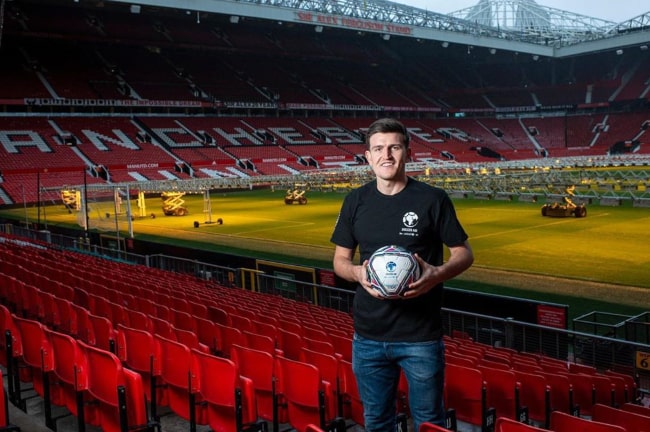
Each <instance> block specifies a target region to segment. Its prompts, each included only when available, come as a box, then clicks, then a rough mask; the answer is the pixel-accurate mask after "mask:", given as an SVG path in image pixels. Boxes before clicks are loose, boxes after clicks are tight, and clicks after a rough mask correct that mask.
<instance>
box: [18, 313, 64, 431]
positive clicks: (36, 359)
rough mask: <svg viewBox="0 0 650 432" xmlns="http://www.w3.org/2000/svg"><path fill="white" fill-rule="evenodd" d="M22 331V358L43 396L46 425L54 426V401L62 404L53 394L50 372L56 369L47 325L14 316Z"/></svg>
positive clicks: (37, 391) (36, 389)
mask: <svg viewBox="0 0 650 432" xmlns="http://www.w3.org/2000/svg"><path fill="white" fill-rule="evenodd" d="M14 323H16V326H17V327H18V330H19V331H20V336H21V339H22V342H23V352H22V356H21V357H20V359H21V360H22V362H23V363H24V364H25V365H26V366H27V367H28V368H29V369H30V372H31V373H30V375H31V379H32V384H33V385H34V391H36V393H37V394H39V395H40V396H41V397H42V398H43V402H44V411H45V412H44V414H45V423H46V426H47V427H49V428H52V427H53V426H54V421H53V418H52V403H56V404H60V402H59V400H60V398H59V397H57V396H56V395H54V397H53V395H52V391H51V389H50V374H51V373H52V372H53V370H54V357H53V355H52V347H51V345H50V341H49V339H48V337H47V334H46V333H45V329H46V328H45V326H44V325H43V324H41V323H40V322H38V321H35V320H31V319H25V318H20V317H16V316H14Z"/></svg>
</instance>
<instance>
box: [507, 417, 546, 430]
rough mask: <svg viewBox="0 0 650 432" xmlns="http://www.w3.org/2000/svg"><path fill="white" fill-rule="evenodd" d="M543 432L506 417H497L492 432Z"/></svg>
mask: <svg viewBox="0 0 650 432" xmlns="http://www.w3.org/2000/svg"><path fill="white" fill-rule="evenodd" d="M545 430H546V429H540V428H538V427H535V426H531V425H528V424H525V423H521V422H519V421H517V420H513V419H509V418H506V417H497V421H496V424H495V427H494V432H542V431H545Z"/></svg>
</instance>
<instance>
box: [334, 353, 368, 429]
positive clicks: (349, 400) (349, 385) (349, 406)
mask: <svg viewBox="0 0 650 432" xmlns="http://www.w3.org/2000/svg"><path fill="white" fill-rule="evenodd" d="M339 377H340V379H339V391H340V393H341V396H342V398H343V407H344V408H343V409H344V415H343V416H344V417H345V418H349V419H351V420H352V421H353V422H355V423H356V424H358V425H360V426H362V427H363V425H364V424H365V421H364V418H363V404H362V403H361V396H359V388H358V387H357V379H356V377H355V376H354V372H353V371H352V363H350V362H349V361H347V360H341V361H339Z"/></svg>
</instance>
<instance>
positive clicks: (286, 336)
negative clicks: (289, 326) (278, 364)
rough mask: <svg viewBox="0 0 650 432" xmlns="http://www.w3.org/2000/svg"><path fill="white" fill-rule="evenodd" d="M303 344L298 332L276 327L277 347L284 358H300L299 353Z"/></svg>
mask: <svg viewBox="0 0 650 432" xmlns="http://www.w3.org/2000/svg"><path fill="white" fill-rule="evenodd" d="M304 346H305V341H304V340H303V338H302V336H300V335H299V334H298V333H294V332H291V331H289V330H285V329H284V328H281V327H280V328H278V349H279V350H281V351H282V353H283V355H284V356H285V357H286V358H290V359H293V360H299V359H300V353H301V351H302V348H303V347H304Z"/></svg>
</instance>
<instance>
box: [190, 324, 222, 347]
mask: <svg viewBox="0 0 650 432" xmlns="http://www.w3.org/2000/svg"><path fill="white" fill-rule="evenodd" d="M194 320H195V321H196V335H197V336H198V338H199V342H201V343H202V344H203V345H205V346H207V347H208V348H210V351H211V352H213V353H216V352H217V347H218V343H219V341H220V340H221V333H219V330H218V329H217V327H216V326H215V325H214V322H212V321H211V320H209V319H207V318H201V317H197V316H195V317H194Z"/></svg>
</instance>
